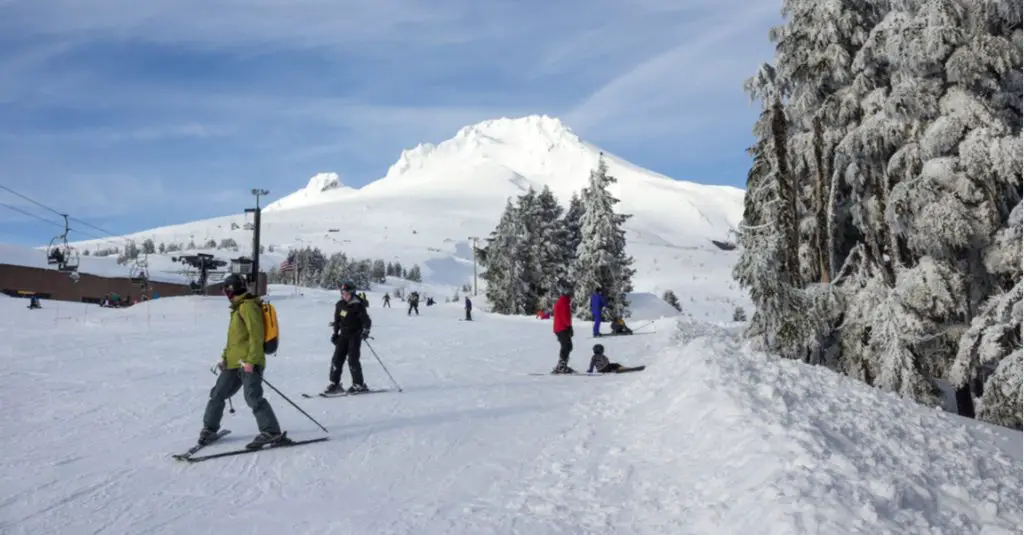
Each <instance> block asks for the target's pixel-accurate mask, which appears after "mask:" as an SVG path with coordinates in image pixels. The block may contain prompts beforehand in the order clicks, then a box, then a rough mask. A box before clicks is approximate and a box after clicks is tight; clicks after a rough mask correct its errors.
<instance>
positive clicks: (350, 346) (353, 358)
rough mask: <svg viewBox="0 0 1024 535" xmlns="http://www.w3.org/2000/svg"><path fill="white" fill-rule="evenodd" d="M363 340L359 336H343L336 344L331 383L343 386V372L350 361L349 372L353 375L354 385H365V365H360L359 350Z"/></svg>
mask: <svg viewBox="0 0 1024 535" xmlns="http://www.w3.org/2000/svg"><path fill="white" fill-rule="evenodd" d="M362 345H363V339H362V338H360V337H359V335H358V334H355V333H354V334H342V335H341V336H339V337H338V341H337V342H336V343H335V344H334V356H333V357H331V382H332V383H335V384H341V370H342V369H343V368H344V367H345V359H346V358H347V359H348V371H349V373H351V374H352V384H355V385H361V384H364V383H363V365H362V364H360V363H359V350H360V348H362Z"/></svg>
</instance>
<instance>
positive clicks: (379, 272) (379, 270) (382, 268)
mask: <svg viewBox="0 0 1024 535" xmlns="http://www.w3.org/2000/svg"><path fill="white" fill-rule="evenodd" d="M387 274H388V271H387V266H386V265H385V264H384V260H381V259H377V260H374V261H373V270H372V272H371V273H370V276H371V277H373V281H374V282H377V283H383V282H385V281H386V278H385V277H387Z"/></svg>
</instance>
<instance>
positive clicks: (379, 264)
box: [267, 247, 423, 290]
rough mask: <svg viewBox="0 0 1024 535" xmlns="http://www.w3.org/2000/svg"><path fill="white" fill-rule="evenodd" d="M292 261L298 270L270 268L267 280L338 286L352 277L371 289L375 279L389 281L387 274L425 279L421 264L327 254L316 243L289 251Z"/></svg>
mask: <svg viewBox="0 0 1024 535" xmlns="http://www.w3.org/2000/svg"><path fill="white" fill-rule="evenodd" d="M287 262H288V264H289V265H291V266H292V268H293V269H294V271H292V270H286V271H282V270H281V269H280V266H274V267H272V268H270V269H269V270H267V281H268V282H269V283H271V284H294V283H296V281H297V283H298V285H299V286H307V287H314V288H330V289H335V288H337V287H338V284H339V283H341V281H343V280H349V281H352V282H353V283H354V284H355V285H356V287H357V288H359V289H360V290H370V289H372V285H373V284H374V283H377V284H382V283H385V282H387V278H386V277H400V278H404V279H406V280H409V281H412V282H422V281H423V275H422V273H421V272H420V266H419V265H417V264H413V265H412V266H411V267H409V268H406V267H404V266H403V265H402V264H401V263H400V262H385V261H384V260H381V259H377V260H370V259H362V260H354V259H349V258H348V255H346V254H345V253H340V252H339V253H333V254H331V255H330V256H327V255H325V254H324V253H323V251H321V250H320V249H319V248H316V247H306V248H305V249H293V250H290V251H288V260H287Z"/></svg>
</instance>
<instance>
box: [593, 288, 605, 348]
mask: <svg viewBox="0 0 1024 535" xmlns="http://www.w3.org/2000/svg"><path fill="white" fill-rule="evenodd" d="M607 304H608V303H607V302H606V301H605V299H604V294H603V293H602V292H601V287H600V286H598V287H597V289H596V290H594V293H592V294H590V313H591V314H592V315H593V316H594V338H599V337H600V336H601V311H602V310H603V309H604V307H605V306H607Z"/></svg>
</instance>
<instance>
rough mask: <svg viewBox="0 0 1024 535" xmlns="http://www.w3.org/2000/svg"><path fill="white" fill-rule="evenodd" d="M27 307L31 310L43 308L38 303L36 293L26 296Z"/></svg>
mask: <svg viewBox="0 0 1024 535" xmlns="http://www.w3.org/2000/svg"><path fill="white" fill-rule="evenodd" d="M28 308H29V310H32V309H34V308H43V305H40V304H39V296H38V295H33V296H32V297H29V298H28Z"/></svg>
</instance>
